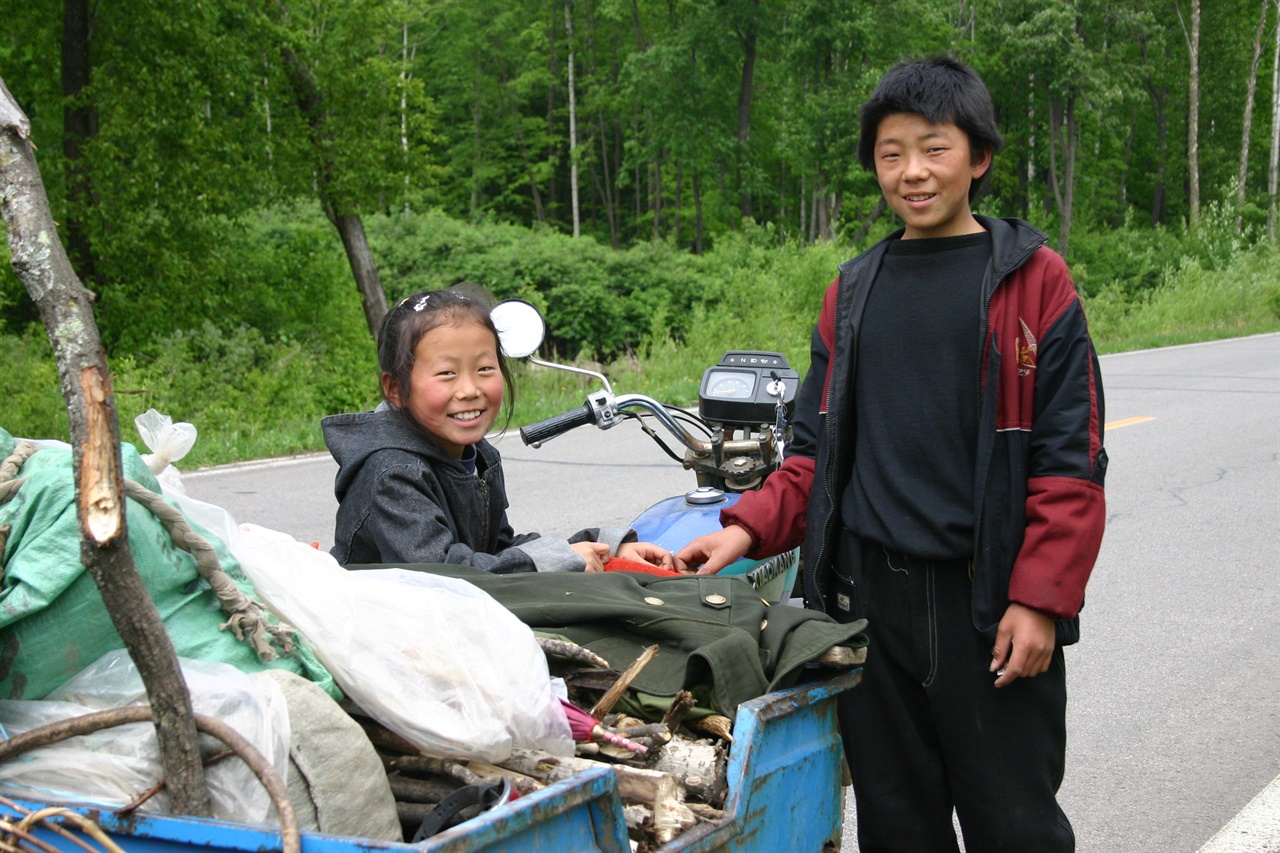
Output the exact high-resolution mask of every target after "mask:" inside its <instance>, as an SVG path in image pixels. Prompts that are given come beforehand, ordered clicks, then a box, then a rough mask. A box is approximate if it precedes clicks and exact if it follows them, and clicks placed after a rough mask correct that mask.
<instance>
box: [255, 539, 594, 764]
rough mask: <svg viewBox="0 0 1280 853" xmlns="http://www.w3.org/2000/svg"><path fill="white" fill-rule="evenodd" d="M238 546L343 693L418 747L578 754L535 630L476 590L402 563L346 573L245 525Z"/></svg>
mask: <svg viewBox="0 0 1280 853" xmlns="http://www.w3.org/2000/svg"><path fill="white" fill-rule="evenodd" d="M234 553H235V556H236V559H238V560H239V561H240V565H241V567H242V568H243V569H244V572H245V574H247V575H248V576H249V579H250V580H252V581H253V585H254V587H255V588H256V589H257V591H258V594H259V595H260V596H261V598H262V600H263V601H265V602H266V603H267V606H268V607H270V608H271V609H272V610H274V611H276V613H277V615H279V616H280V618H281V619H283V620H285V621H287V622H289V623H290V624H292V625H293V626H294V627H295V628H297V629H298V631H300V632H301V633H302V635H303V636H304V637H306V638H307V642H308V643H310V645H311V647H312V648H313V649H315V652H316V656H317V657H319V658H320V661H321V663H323V664H324V665H325V667H327V668H328V669H329V671H330V672H331V673H333V677H334V680H336V681H337V682H338V684H339V686H341V687H342V689H343V690H344V691H345V692H346V693H347V695H349V696H350V697H351V698H352V699H354V700H355V701H356V702H357V703H358V704H359V705H360V706H361V707H362V708H363V709H364V710H365V711H366V712H368V713H369V714H370V715H372V716H373V717H374V718H376V719H377V720H378V721H379V722H381V723H382V724H383V725H385V726H386V727H387V728H389V729H391V730H392V731H394V732H396V733H397V734H399V735H401V736H402V737H404V738H406V739H407V740H409V741H411V742H412V743H414V744H415V745H417V746H418V747H419V748H421V749H423V750H426V751H427V752H431V753H433V754H436V755H444V756H451V757H456V758H465V759H481V760H484V761H491V762H497V761H501V760H503V759H505V758H506V757H507V756H508V755H509V754H510V751H511V748H512V747H513V746H518V747H525V748H534V749H543V750H546V751H548V752H552V753H554V754H558V755H572V754H573V741H572V739H571V737H570V734H569V724H568V722H567V721H566V720H565V717H564V714H563V712H562V711H561V710H560V703H559V701H558V700H557V699H556V698H555V696H554V695H553V693H552V687H551V678H550V674H549V673H548V671H547V660H546V656H545V655H544V654H543V652H542V649H541V647H540V646H539V645H538V643H537V641H536V640H535V639H534V636H533V632H532V631H531V630H530V629H529V627H528V626H527V625H525V624H524V623H522V622H521V621H520V620H518V619H517V618H516V617H515V616H514V615H513V614H512V613H511V612H510V611H508V610H507V609H506V608H504V607H503V606H502V605H500V604H498V603H497V602H496V601H495V600H494V599H493V598H492V597H491V596H490V595H489V594H488V593H486V592H484V591H483V590H481V589H479V588H477V587H475V586H473V585H472V584H469V583H466V582H465V581H460V580H455V579H453V578H445V577H439V576H436V575H431V574H426V573H424V572H413V571H408V570H405V569H384V570H375V571H355V572H350V571H347V570H346V569H344V568H342V567H341V566H339V565H338V563H337V561H335V560H334V559H333V557H331V556H330V555H329V554H327V553H325V552H323V551H318V550H316V549H315V548H311V547H310V546H308V545H305V544H303V543H301V542H298V541H297V540H296V539H293V538H292V537H290V536H288V535H286V534H284V533H280V532H278V531H275V530H269V529H267V528H264V527H258V526H256V525H252V524H243V525H241V526H240V536H239V537H238V541H237V543H236V545H235V551H234Z"/></svg>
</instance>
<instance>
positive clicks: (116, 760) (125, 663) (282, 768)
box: [0, 649, 290, 824]
mask: <svg viewBox="0 0 1280 853" xmlns="http://www.w3.org/2000/svg"><path fill="white" fill-rule="evenodd" d="M179 663H180V665H181V667H182V674H183V677H184V678H185V680H186V682H187V688H188V690H189V691H190V693H191V703H192V706H193V708H194V709H195V711H196V713H198V714H206V715H208V716H211V717H217V718H218V719H220V720H222V721H223V722H225V723H227V724H228V725H230V726H231V727H232V728H234V729H235V730H236V731H238V732H239V733H240V734H242V735H243V736H244V737H246V738H248V740H249V741H250V742H251V743H253V745H254V746H255V747H257V749H258V751H259V752H261V753H262V755H263V757H265V758H266V759H267V760H268V761H270V762H271V763H272V765H273V766H274V767H275V768H276V770H277V771H278V772H279V773H280V774H281V777H282V778H287V775H286V774H287V773H288V770H289V737H290V729H289V715H288V709H287V708H286V706H285V699H284V694H283V693H282V692H281V690H280V687H279V685H277V684H276V683H275V682H274V681H272V680H271V679H269V678H256V677H254V676H251V675H248V674H246V673H243V672H241V671H240V670H238V669H236V668H235V667H233V666H229V665H227V664H223V663H218V662H215V661H195V660H187V659H181V660H180V661H179ZM146 702H147V696H146V691H145V690H144V688H143V686H142V678H141V676H139V675H138V670H137V668H136V667H135V666H134V665H133V661H132V660H131V659H130V658H129V655H128V653H126V652H125V651H124V650H123V649H117V650H116V651H113V652H108V653H107V654H106V655H103V656H102V657H101V658H99V659H98V661H97V662H96V663H93V664H91V665H90V666H89V667H87V668H86V669H84V670H82V671H81V672H80V673H79V674H78V675H76V676H75V677H74V678H72V679H71V680H70V681H68V682H67V683H66V684H64V685H63V686H62V687H60V688H59V689H57V690H55V691H54V692H53V693H51V694H50V695H49V697H48V698H46V699H45V700H42V701H29V700H23V701H3V702H0V727H2V728H3V736H4V737H6V738H8V737H13V736H14V735H18V734H21V733H23V732H26V731H30V730H31V729H35V728H38V727H40V726H43V725H47V724H49V723H53V722H58V721H60V720H65V719H69V718H72V717H78V716H81V715H84V714H87V713H91V712H93V711H101V710H105V709H108V708H119V707H124V706H127V705H140V704H146ZM200 743H201V751H202V752H204V753H205V754H208V753H210V752H213V751H217V750H221V749H223V748H225V747H224V746H223V745H222V744H221V742H220V741H218V740H217V739H216V738H213V737H209V736H207V735H201V737H200ZM162 775H163V773H162V768H161V764H160V756H159V752H158V749H157V747H156V737H155V727H154V726H153V725H152V724H151V723H133V724H129V725H126V726H115V727H113V728H109V729H102V730H101V731H98V732H94V733H93V734H89V735H84V736H81V737H76V738H71V739H69V740H65V741H62V742H61V743H57V744H53V745H51V746H47V747H41V748H40V749H37V750H33V751H31V752H27V753H25V754H23V755H22V756H20V757H18V758H15V759H12V760H10V761H7V762H5V763H3V764H0V790H4V791H5V792H6V793H7V794H9V795H11V796H17V797H24V798H28V799H34V800H41V801H48V800H58V801H76V802H87V803H93V804H99V805H107V806H123V805H125V804H127V803H129V802H131V801H132V800H133V799H134V798H136V797H138V796H139V795H140V794H142V793H144V792H146V791H148V790H149V789H151V788H152V787H154V786H155V784H156V783H157V781H158V780H159V779H160V778H161V777H162ZM205 779H206V782H207V784H208V787H209V795H210V800H211V805H212V807H213V815H214V817H217V818H221V819H223V820H234V821H240V822H244V823H273V824H274V823H277V820H276V818H275V808H274V806H273V805H272V803H271V799H270V797H269V796H268V795H267V792H266V789H265V788H263V786H262V783H261V782H260V781H259V780H258V778H257V776H256V775H255V774H254V773H253V772H252V771H251V770H249V768H248V767H247V766H246V765H245V763H244V762H243V761H241V760H240V759H238V758H235V757H232V758H229V759H226V760H224V761H221V762H218V763H217V764H215V765H214V766H212V767H209V768H207V769H206V770H205ZM141 810H142V811H149V812H159V813H165V812H167V811H168V810H169V800H168V796H167V795H166V794H165V793H164V792H163V791H161V792H160V793H158V794H157V795H156V796H154V797H152V798H151V799H149V800H148V801H147V802H146V803H144V804H143V805H142V807H141Z"/></svg>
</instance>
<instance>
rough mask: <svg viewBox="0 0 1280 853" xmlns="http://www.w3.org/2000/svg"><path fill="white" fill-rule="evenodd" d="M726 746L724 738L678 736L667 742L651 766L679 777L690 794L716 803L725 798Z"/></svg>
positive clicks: (653, 768) (707, 801) (704, 800)
mask: <svg viewBox="0 0 1280 853" xmlns="http://www.w3.org/2000/svg"><path fill="white" fill-rule="evenodd" d="M726 761H727V754H726V750H725V749H724V746H723V742H721V743H711V742H709V741H697V740H689V739H688V738H674V739H672V741H671V742H670V743H668V744H667V745H666V746H664V747H663V748H662V750H661V752H660V753H659V754H658V755H657V757H656V758H655V760H654V762H653V764H652V765H651V766H650V769H651V770H659V771H661V772H663V773H669V774H671V775H672V776H673V777H675V778H676V779H679V780H680V781H681V782H682V783H683V784H684V787H685V790H687V791H688V792H689V794H690V795H692V796H694V797H696V798H698V799H700V800H702V801H703V802H706V803H711V804H713V805H716V804H719V803H721V802H723V800H724V796H725V793H726V789H727V784H728V783H727V782H726V780H725V763H726Z"/></svg>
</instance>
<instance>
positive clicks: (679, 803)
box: [653, 776, 698, 846]
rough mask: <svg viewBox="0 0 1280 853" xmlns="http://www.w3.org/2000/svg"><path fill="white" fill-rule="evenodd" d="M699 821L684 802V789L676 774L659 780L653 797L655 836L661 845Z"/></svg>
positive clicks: (669, 841) (668, 842)
mask: <svg viewBox="0 0 1280 853" xmlns="http://www.w3.org/2000/svg"><path fill="white" fill-rule="evenodd" d="M697 822H698V819H697V818H696V817H694V814H693V812H691V811H689V808H688V807H687V806H686V805H685V804H684V791H683V790H681V789H680V786H679V784H678V783H677V782H676V780H675V777H674V776H666V777H664V778H663V779H662V780H660V781H659V782H658V788H657V790H656V791H655V792H654V797H653V836H654V840H655V841H656V842H657V844H658V845H659V846H663V845H666V844H670V843H671V841H673V840H674V839H675V837H676V836H677V835H679V834H680V833H681V831H683V830H684V829H687V828H688V827H690V826H693V825H694V824H695V823H697Z"/></svg>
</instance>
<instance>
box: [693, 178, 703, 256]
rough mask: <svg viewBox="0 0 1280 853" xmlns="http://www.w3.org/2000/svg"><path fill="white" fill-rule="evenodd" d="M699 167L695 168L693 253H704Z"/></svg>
mask: <svg viewBox="0 0 1280 853" xmlns="http://www.w3.org/2000/svg"><path fill="white" fill-rule="evenodd" d="M699 171H700V170H699V169H698V167H697V166H694V168H693V213H694V226H693V253H694V254H695V255H701V254H702V182H701V181H699V180H698V174H699Z"/></svg>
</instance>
